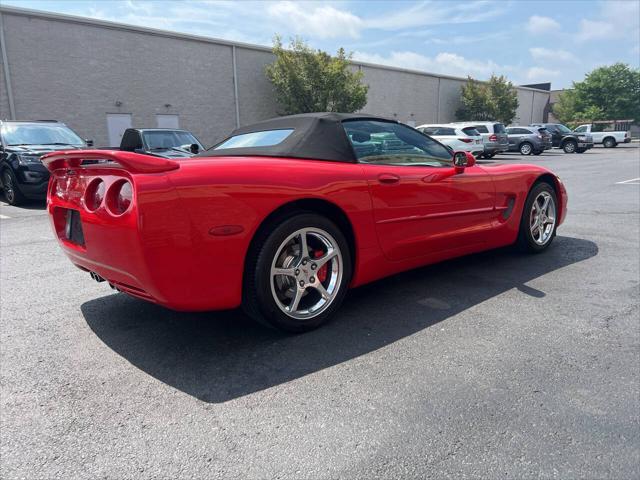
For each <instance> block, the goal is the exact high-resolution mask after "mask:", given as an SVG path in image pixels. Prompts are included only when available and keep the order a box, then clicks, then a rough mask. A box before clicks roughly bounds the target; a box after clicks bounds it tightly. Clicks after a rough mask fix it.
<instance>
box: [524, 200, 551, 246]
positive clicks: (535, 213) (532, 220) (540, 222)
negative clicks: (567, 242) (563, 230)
mask: <svg viewBox="0 0 640 480" xmlns="http://www.w3.org/2000/svg"><path fill="white" fill-rule="evenodd" d="M555 226H556V204H555V201H554V199H553V197H552V196H551V194H550V193H549V192H547V191H542V192H540V193H539V194H538V195H537V196H536V198H535V200H534V201H533V203H532V205H531V212H530V214H529V229H530V231H531V237H532V238H533V241H534V242H535V243H536V244H538V245H545V244H546V243H547V242H549V240H550V239H551V237H552V236H553V232H554V228H555Z"/></svg>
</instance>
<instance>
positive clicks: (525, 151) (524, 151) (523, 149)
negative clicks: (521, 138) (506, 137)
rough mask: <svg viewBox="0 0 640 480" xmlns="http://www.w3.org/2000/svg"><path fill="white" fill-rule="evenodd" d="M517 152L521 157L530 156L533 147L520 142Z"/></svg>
mask: <svg viewBox="0 0 640 480" xmlns="http://www.w3.org/2000/svg"><path fill="white" fill-rule="evenodd" d="M519 150H520V154H521V155H531V153H532V152H533V145H531V144H530V143H529V142H522V143H521V144H520V149H519Z"/></svg>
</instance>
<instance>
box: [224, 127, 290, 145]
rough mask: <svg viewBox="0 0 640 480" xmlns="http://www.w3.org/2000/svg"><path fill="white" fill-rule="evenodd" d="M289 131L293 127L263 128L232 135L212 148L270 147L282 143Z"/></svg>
mask: <svg viewBox="0 0 640 480" xmlns="http://www.w3.org/2000/svg"><path fill="white" fill-rule="evenodd" d="M291 132H293V128H283V129H280V130H264V131H262V132H251V133H243V134H240V135H234V136H232V137H229V138H228V139H226V140H225V141H224V142H222V143H221V144H219V145H217V146H216V147H215V148H214V150H222V149H224V148H246V147H272V146H274V145H278V144H279V143H282V142H283V141H284V139H285V138H287V137H288V136H289V135H291Z"/></svg>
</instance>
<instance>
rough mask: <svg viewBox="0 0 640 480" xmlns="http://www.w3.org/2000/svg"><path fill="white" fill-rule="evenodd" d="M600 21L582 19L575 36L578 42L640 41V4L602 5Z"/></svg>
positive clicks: (610, 3)
mask: <svg viewBox="0 0 640 480" xmlns="http://www.w3.org/2000/svg"><path fill="white" fill-rule="evenodd" d="M596 18H598V20H588V19H582V20H581V21H580V28H579V30H578V33H577V34H576V36H575V39H576V40H577V41H578V42H581V43H582V42H588V41H591V40H615V39H624V40H627V41H629V42H635V43H637V42H639V41H640V2H638V1H637V0H635V1H634V0H630V1H608V2H602V3H601V4H600V9H599V11H598V12H597V15H596Z"/></svg>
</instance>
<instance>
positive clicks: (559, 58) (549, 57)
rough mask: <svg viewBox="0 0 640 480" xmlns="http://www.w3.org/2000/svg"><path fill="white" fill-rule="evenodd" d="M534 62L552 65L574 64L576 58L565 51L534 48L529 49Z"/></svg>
mask: <svg viewBox="0 0 640 480" xmlns="http://www.w3.org/2000/svg"><path fill="white" fill-rule="evenodd" d="M529 53H531V56H532V57H533V59H534V60H539V61H547V62H553V63H561V62H576V61H577V58H576V56H575V55H574V54H573V53H571V52H567V51H566V50H551V49H549V48H541V47H534V48H530V49H529Z"/></svg>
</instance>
